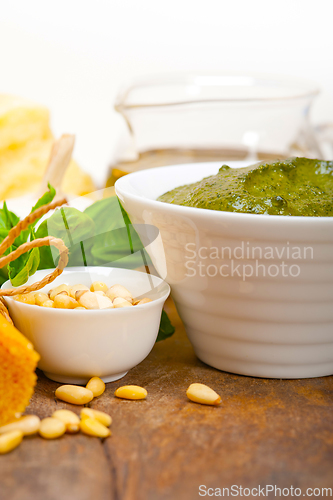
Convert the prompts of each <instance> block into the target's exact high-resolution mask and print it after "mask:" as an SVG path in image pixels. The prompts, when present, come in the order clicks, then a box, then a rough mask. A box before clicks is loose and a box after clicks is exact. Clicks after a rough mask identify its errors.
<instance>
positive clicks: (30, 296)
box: [13, 293, 36, 306]
mask: <svg viewBox="0 0 333 500" xmlns="http://www.w3.org/2000/svg"><path fill="white" fill-rule="evenodd" d="M13 298H14V300H17V301H18V302H23V304H30V305H32V306H34V305H35V304H36V302H35V294H34V293H22V294H19V295H15V296H14V297H13Z"/></svg>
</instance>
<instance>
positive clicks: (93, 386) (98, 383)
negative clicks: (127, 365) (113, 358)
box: [86, 377, 105, 398]
mask: <svg viewBox="0 0 333 500" xmlns="http://www.w3.org/2000/svg"><path fill="white" fill-rule="evenodd" d="M86 388H87V389H89V390H90V391H91V392H92V393H93V395H94V398H96V397H97V396H100V395H101V394H103V392H104V391H105V384H104V382H103V380H102V379H100V378H99V377H92V378H91V379H90V380H89V382H88V383H87V385H86Z"/></svg>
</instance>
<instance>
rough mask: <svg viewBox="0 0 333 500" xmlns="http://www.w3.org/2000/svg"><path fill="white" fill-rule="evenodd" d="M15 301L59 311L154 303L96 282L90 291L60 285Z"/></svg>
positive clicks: (79, 285) (83, 288)
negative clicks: (46, 291)
mask: <svg viewBox="0 0 333 500" xmlns="http://www.w3.org/2000/svg"><path fill="white" fill-rule="evenodd" d="M14 300H16V301H18V302H23V303H24V304H30V305H36V306H41V307H52V308H57V309H77V310H80V309H116V308H120V307H132V306H137V305H142V304H147V303H148V302H152V300H151V299H149V298H148V297H144V298H142V299H137V300H136V299H135V298H133V295H132V294H131V292H130V291H129V290H127V288H125V287H124V286H122V285H113V286H111V287H110V288H109V287H108V286H107V285H106V284H105V283H104V282H103V281H95V282H94V283H93V284H92V285H91V287H90V289H89V288H88V287H87V286H86V285H82V284H77V285H72V286H70V285H66V284H63V285H59V286H57V287H56V288H53V289H52V290H50V291H49V292H48V293H43V292H30V293H25V294H21V295H15V296H14Z"/></svg>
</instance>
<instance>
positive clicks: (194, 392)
mask: <svg viewBox="0 0 333 500" xmlns="http://www.w3.org/2000/svg"><path fill="white" fill-rule="evenodd" d="M186 395H187V397H188V399H190V400H191V401H194V402H195V403H201V404H203V405H219V404H220V403H221V397H220V396H219V395H218V394H217V393H216V392H215V391H213V389H211V388H210V387H208V386H207V385H204V384H191V385H190V387H189V388H188V389H187V391H186Z"/></svg>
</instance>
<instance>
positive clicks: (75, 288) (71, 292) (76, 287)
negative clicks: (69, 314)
mask: <svg viewBox="0 0 333 500" xmlns="http://www.w3.org/2000/svg"><path fill="white" fill-rule="evenodd" d="M79 290H86V291H88V290H89V288H88V287H87V286H86V285H81V283H80V284H79V285H73V286H71V287H70V289H69V295H70V296H71V297H72V299H76V297H75V294H76V292H78V291H79Z"/></svg>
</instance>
